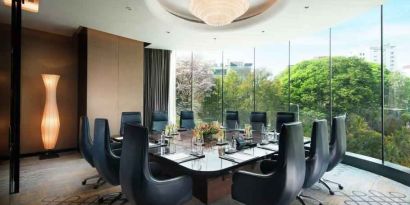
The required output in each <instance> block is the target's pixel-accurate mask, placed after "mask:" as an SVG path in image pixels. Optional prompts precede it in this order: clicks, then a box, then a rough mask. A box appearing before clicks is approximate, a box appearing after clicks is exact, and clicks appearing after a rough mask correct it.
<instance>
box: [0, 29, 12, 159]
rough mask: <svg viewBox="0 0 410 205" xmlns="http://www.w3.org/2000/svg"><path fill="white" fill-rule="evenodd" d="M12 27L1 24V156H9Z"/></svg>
mask: <svg viewBox="0 0 410 205" xmlns="http://www.w3.org/2000/svg"><path fill="white" fill-rule="evenodd" d="M10 49H11V38H10V27H9V26H6V25H5V24H0V157H1V158H4V157H6V156H8V143H9V140H8V139H9V136H8V134H9V132H8V130H9V124H10V120H9V119H10V68H11V55H10Z"/></svg>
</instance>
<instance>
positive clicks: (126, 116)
mask: <svg viewBox="0 0 410 205" xmlns="http://www.w3.org/2000/svg"><path fill="white" fill-rule="evenodd" d="M127 123H128V124H132V125H141V124H142V123H141V112H122V113H121V125H120V135H121V136H124V126H125V124H127Z"/></svg>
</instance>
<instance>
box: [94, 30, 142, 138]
mask: <svg viewBox="0 0 410 205" xmlns="http://www.w3.org/2000/svg"><path fill="white" fill-rule="evenodd" d="M87 52H88V58H87V115H88V117H89V119H90V129H91V134H92V135H93V129H94V120H95V118H107V119H108V121H109V124H110V132H111V134H112V135H114V134H119V129H120V117H121V112H123V111H141V112H142V109H143V43H142V42H139V41H134V40H130V39H126V38H122V37H118V36H115V35H111V34H107V33H103V32H100V31H96V30H92V29H88V47H87Z"/></svg>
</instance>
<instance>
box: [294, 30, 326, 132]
mask: <svg viewBox="0 0 410 205" xmlns="http://www.w3.org/2000/svg"><path fill="white" fill-rule="evenodd" d="M290 56H291V70H290V79H291V81H290V102H291V103H292V104H291V110H293V111H294V112H297V113H298V115H299V121H301V122H302V123H303V129H304V134H305V136H306V137H310V136H311V132H312V131H311V130H312V125H313V121H314V120H315V119H326V120H328V121H329V120H330V86H329V71H330V66H329V30H328V29H325V30H324V31H322V32H319V33H316V34H312V35H309V36H306V37H303V38H298V39H295V40H293V41H292V42H291V55H290ZM329 124H330V123H329Z"/></svg>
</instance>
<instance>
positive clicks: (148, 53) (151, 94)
mask: <svg viewBox="0 0 410 205" xmlns="http://www.w3.org/2000/svg"><path fill="white" fill-rule="evenodd" d="M170 60H171V51H169V50H159V49H145V50H144V125H145V126H146V127H148V128H149V129H150V128H151V117H152V113H153V112H154V111H162V112H165V113H168V97H169V72H170Z"/></svg>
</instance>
